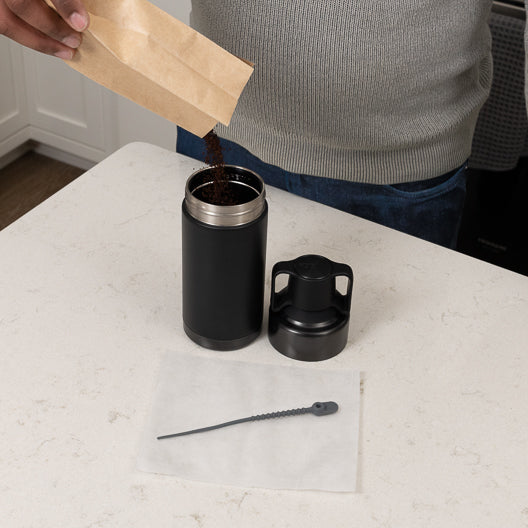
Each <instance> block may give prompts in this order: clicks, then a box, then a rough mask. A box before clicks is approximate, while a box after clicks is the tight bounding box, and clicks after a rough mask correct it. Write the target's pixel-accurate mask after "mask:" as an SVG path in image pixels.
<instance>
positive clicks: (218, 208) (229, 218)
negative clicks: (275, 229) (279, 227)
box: [185, 165, 266, 227]
mask: <svg viewBox="0 0 528 528" xmlns="http://www.w3.org/2000/svg"><path fill="white" fill-rule="evenodd" d="M226 169H227V171H228V173H229V172H232V173H233V176H235V175H236V174H239V175H243V176H245V177H248V178H249V183H248V182H240V181H237V180H236V179H233V180H231V181H232V183H236V184H237V185H245V186H246V187H250V188H252V189H253V190H254V191H255V192H256V193H257V196H256V198H254V199H253V200H250V201H249V202H245V203H242V204H239V205H213V204H210V203H207V202H204V201H203V200H200V199H198V198H197V197H196V196H194V194H193V193H194V192H196V190H197V189H199V188H201V187H203V186H204V185H208V184H210V182H211V181H212V180H207V181H206V182H204V183H202V184H200V185H196V186H194V185H193V183H194V181H195V180H196V179H197V178H198V177H199V176H200V175H203V174H204V173H206V172H210V171H211V167H205V168H202V169H199V170H197V171H195V172H194V173H193V174H191V175H190V176H189V178H188V179H187V183H186V185H185V205H186V207H187V211H188V212H189V214H190V215H191V216H192V217H194V218H196V219H197V220H200V221H201V222H204V223H205V224H209V225H214V226H225V227H234V226H239V225H244V224H248V223H249V222H252V221H253V220H256V219H257V218H258V217H259V216H260V215H261V214H262V212H263V211H264V208H265V199H266V189H265V186H264V181H263V180H262V178H261V177H260V176H259V175H258V174H257V173H255V172H253V171H251V170H249V169H246V168H244V167H239V166H237V165H226Z"/></svg>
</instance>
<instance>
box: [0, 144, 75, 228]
mask: <svg viewBox="0 0 528 528" xmlns="http://www.w3.org/2000/svg"><path fill="white" fill-rule="evenodd" d="M83 172H84V170H83V169H79V168H77V167H72V166H71V165H68V164H66V163H62V162H60V161H57V160H54V159H51V158H48V157H46V156H43V155H42V154H37V153H36V152H33V151H31V152H28V153H26V154H24V155H23V156H22V157H20V158H18V159H17V160H15V161H14V162H13V163H11V164H9V165H7V166H6V167H4V168H3V169H0V229H3V228H4V227H7V226H8V225H9V224H11V223H12V222H14V221H15V220H16V219H17V218H20V217H21V216H22V215H24V214H25V213H27V212H28V211H29V210H31V209H33V207H36V206H37V205H38V204H39V203H41V202H42V201H44V200H46V198H49V197H50V196H51V195H52V194H55V193H56V192H57V191H59V190H60V189H62V188H63V187H64V186H66V185H68V183H70V182H72V181H73V180H75V178H77V177H78V176H80V175H81V174H82V173H83Z"/></svg>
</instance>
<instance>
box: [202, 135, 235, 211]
mask: <svg viewBox="0 0 528 528" xmlns="http://www.w3.org/2000/svg"><path fill="white" fill-rule="evenodd" d="M204 140H205V148H206V150H205V158H204V161H205V163H207V165H209V166H210V167H211V169H212V170H211V175H212V177H213V184H212V185H208V186H207V187H205V188H204V191H203V196H204V198H205V199H206V200H207V201H208V202H209V203H211V204H213V205H236V204H237V203H238V202H237V201H236V198H235V196H233V193H232V191H231V190H230V186H229V182H228V178H227V172H226V168H225V162H224V154H223V151H222V145H221V144H220V138H219V137H218V136H217V135H216V132H215V131H214V130H211V131H210V132H208V133H207V135H206V136H205V137H204Z"/></svg>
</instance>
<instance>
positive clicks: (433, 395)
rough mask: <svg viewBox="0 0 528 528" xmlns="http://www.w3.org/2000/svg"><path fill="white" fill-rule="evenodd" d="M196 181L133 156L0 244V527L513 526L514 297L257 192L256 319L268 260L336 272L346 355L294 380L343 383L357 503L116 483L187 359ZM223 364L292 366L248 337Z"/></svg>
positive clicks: (143, 479) (527, 396)
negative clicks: (189, 223)
mask: <svg viewBox="0 0 528 528" xmlns="http://www.w3.org/2000/svg"><path fill="white" fill-rule="evenodd" d="M199 167H201V164H200V163H199V162H197V161H195V160H191V159H189V158H186V157H184V156H181V155H179V154H176V153H173V152H168V151H165V150H163V149H160V148H158V147H154V146H151V145H148V144H144V143H133V144H130V145H128V146H126V147H124V148H123V149H121V150H119V151H118V152H116V153H115V154H113V155H111V156H110V157H109V158H107V159H106V160H104V161H103V162H102V163H100V164H98V165H97V166H95V167H94V168H93V169H91V170H90V171H89V172H87V173H86V174H85V175H83V176H81V177H80V178H79V179H78V180H76V181H74V182H73V183H71V184H70V185H68V186H67V187H65V188H64V189H63V190H61V191H60V192H59V193H57V194H56V195H54V196H53V197H51V198H50V199H48V200H47V201H45V202H44V203H42V204H41V205H39V206H38V207H37V208H35V209H34V210H32V211H30V212H29V213H28V214H26V215H25V216H23V217H22V218H21V219H19V220H17V221H16V222H15V223H13V224H11V225H10V226H9V227H7V228H6V229H4V230H3V231H1V232H0V292H1V293H0V518H1V521H0V524H1V526H2V527H3V528H30V527H31V528H33V527H35V528H37V527H38V528H48V527H49V528H51V527H53V528H57V527H60V528H65V527H75V528H105V527H109V528H110V527H111V528H120V527H127V528H132V527H141V528H145V527H154V526H155V527H178V528H207V527H214V528H223V527H226V528H227V527H229V528H232V527H234V526H251V527H253V528H258V527H263V528H264V527H265V528H272V527H302V528H320V527H321V526H329V527H333V528H338V527H347V528H353V527H358V528H359V527H361V528H369V527H379V528H381V527H398V526H401V527H405V528H415V527H416V528H418V527H419V528H423V527H428V528H433V527H442V528H445V527H456V526H463V527H478V528H487V527H489V528H497V527H498V526H505V527H508V528H516V527H519V528H520V527H526V526H528V404H527V401H528V324H527V321H528V278H526V277H523V276H521V275H517V274H515V273H512V272H510V271H507V270H504V269H500V268H498V267H494V266H492V265H489V264H487V263H484V262H481V261H478V260H475V259H473V258H470V257H467V256H464V255H461V254H458V253H456V252H454V251H450V250H447V249H444V248H441V247H438V246H435V245H433V244H430V243H427V242H423V241H421V240H418V239H416V238H413V237H410V236H407V235H404V234H401V233H398V232H396V231H393V230H390V229H386V228H383V227H380V226H377V225H375V224H373V223H371V222H367V221H365V220H362V219H359V218H356V217H354V216H351V215H348V214H345V213H342V212H339V211H337V210H334V209H331V208H328V207H325V206H322V205H320V204H316V203H313V202H310V201H307V200H304V199H301V198H298V197H296V196H293V195H290V194H287V193H285V192H283V191H279V190H277V189H273V188H268V189H267V192H268V203H269V227H268V255H267V274H266V276H267V284H266V295H265V299H266V307H265V311H266V310H267V303H268V301H269V287H270V285H269V279H270V274H271V267H272V265H273V264H274V263H275V262H277V261H279V260H290V259H293V258H295V257H298V256H300V255H303V254H307V253H316V254H321V255H324V256H326V257H328V258H330V259H332V260H336V261H339V262H346V263H347V264H350V266H351V267H352V268H353V270H354V277H355V281H354V292H353V297H352V312H351V323H350V333H349V341H348V345H347V347H346V348H345V350H344V351H343V352H342V353H341V354H339V355H338V356H336V357H335V358H332V359H330V360H328V361H325V362H321V363H318V364H314V365H313V368H320V369H322V370H324V369H325V368H332V369H333V368H346V369H354V370H360V371H361V372H362V376H363V382H362V395H361V416H360V431H359V470H358V486H359V491H358V493H330V492H312V491H290V490H282V491H280V490H267V489H260V488H247V489H246V488H236V487H225V486H220V485H213V484H206V483H200V482H191V481H184V480H180V479H178V478H175V477H170V476H160V475H155V474H148V473H142V472H139V471H137V470H136V469H135V461H136V456H137V449H138V442H139V438H140V434H141V431H142V429H143V427H144V424H145V421H146V419H147V416H148V412H149V408H150V406H151V402H152V397H153V388H154V386H155V384H156V380H157V378H158V369H159V366H160V362H161V360H162V358H163V356H164V354H165V353H166V351H167V350H187V349H188V350H189V351H192V347H193V346H196V345H194V344H190V341H189V339H188V338H187V337H186V336H185V334H184V332H183V328H182V321H181V299H180V296H181V284H180V280H181V279H180V269H181V264H180V259H181V235H180V228H181V224H180V215H181V201H182V198H183V192H184V184H185V180H186V178H187V177H188V176H189V175H190V174H191V172H192V171H193V170H194V169H197V168H199ZM265 324H266V322H265ZM264 328H265V327H264ZM228 354H231V355H232V357H233V358H234V359H241V360H246V361H252V360H255V359H257V358H258V360H259V361H264V362H269V363H273V364H284V365H286V364H292V363H291V362H292V361H293V360H290V359H289V358H286V357H283V356H281V355H280V354H278V353H277V352H276V351H275V350H274V349H273V348H272V347H271V345H270V344H269V342H268V340H267V336H266V333H265V331H264V332H263V333H262V334H261V336H260V338H258V339H257V341H255V342H254V343H253V344H252V345H251V346H249V347H247V348H245V349H242V350H238V351H235V352H228Z"/></svg>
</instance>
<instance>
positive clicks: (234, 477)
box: [137, 352, 360, 491]
mask: <svg viewBox="0 0 528 528" xmlns="http://www.w3.org/2000/svg"><path fill="white" fill-rule="evenodd" d="M359 385H360V373H359V372H358V371H351V370H335V369H334V370H330V369H327V368H325V367H324V366H322V364H317V366H316V367H312V368H309V367H303V366H297V365H292V366H278V365H267V364H259V363H253V362H243V361H235V360H230V359H227V355H226V354H217V355H214V356H207V355H206V356H202V355H200V354H193V353H186V354H183V353H175V352H170V353H168V354H167V356H166V358H165V360H164V363H163V365H162V368H161V375H160V381H159V385H158V389H157V394H156V396H155V399H154V404H153V408H152V412H151V416H150V420H149V423H148V425H147V427H146V430H145V432H144V436H143V439H142V442H141V446H140V452H139V456H138V461H137V466H138V469H139V470H141V471H147V472H152V473H161V474H166V475H175V476H177V477H179V478H182V479H188V480H198V481H203V482H211V483H217V484H224V485H232V486H242V487H261V488H273V489H310V490H326V491H355V490H356V476H357V456H358V427H359ZM317 401H320V402H325V401H335V402H337V403H338V405H339V410H338V412H337V413H335V414H332V415H328V416H320V417H317V416H314V415H312V414H305V415H300V416H292V417H284V418H277V419H271V420H262V421H257V422H249V423H243V424H238V425H233V426H230V427H225V428H222V429H217V430H214V431H208V432H205V433H197V434H192V435H188V436H181V437H177V438H170V439H165V440H157V437H158V436H160V435H165V434H172V433H177V432H181V431H186V430H190V429H197V428H200V427H207V426H210V425H214V424H218V423H223V422H227V421H231V420H236V419H238V418H244V417H246V416H252V415H256V414H264V413H268V412H275V411H281V410H287V409H294V408H299V407H310V406H311V405H312V404H313V403H315V402H317Z"/></svg>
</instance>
